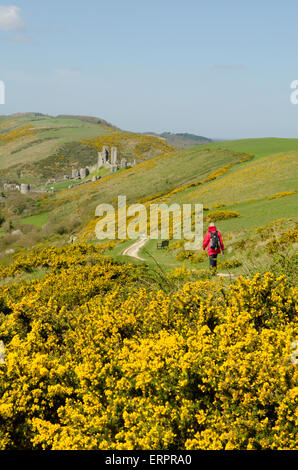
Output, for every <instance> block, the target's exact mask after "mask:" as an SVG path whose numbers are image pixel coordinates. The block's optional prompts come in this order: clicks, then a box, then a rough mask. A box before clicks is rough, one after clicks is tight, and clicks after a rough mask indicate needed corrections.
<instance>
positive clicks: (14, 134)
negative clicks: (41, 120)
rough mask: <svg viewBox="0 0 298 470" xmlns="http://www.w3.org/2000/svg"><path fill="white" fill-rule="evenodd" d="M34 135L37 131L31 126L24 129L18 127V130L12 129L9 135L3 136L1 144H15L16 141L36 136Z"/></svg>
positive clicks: (0, 138)
mask: <svg viewBox="0 0 298 470" xmlns="http://www.w3.org/2000/svg"><path fill="white" fill-rule="evenodd" d="M34 133H35V129H34V127H33V126H31V125H30V124H28V125H26V126H23V127H17V128H16V129H12V130H10V131H9V132H7V133H4V134H1V135H0V143H5V144H6V143H9V142H14V141H15V140H19V139H22V138H23V137H30V136H32V135H34Z"/></svg>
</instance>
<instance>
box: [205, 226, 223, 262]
mask: <svg viewBox="0 0 298 470" xmlns="http://www.w3.org/2000/svg"><path fill="white" fill-rule="evenodd" d="M207 247H208V250H207V253H208V256H209V263H210V268H211V269H212V270H213V271H216V266H217V255H218V254H219V253H220V251H221V252H222V254H224V249H225V247H224V244H223V241H222V237H221V233H220V231H219V230H217V228H216V227H215V225H214V223H213V222H212V223H211V224H210V225H209V228H208V232H207V233H206V235H205V238H204V242H203V250H205V249H206V248H207Z"/></svg>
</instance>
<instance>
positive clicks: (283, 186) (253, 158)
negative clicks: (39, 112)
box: [0, 116, 298, 273]
mask: <svg viewBox="0 0 298 470" xmlns="http://www.w3.org/2000/svg"><path fill="white" fill-rule="evenodd" d="M17 119H22V120H23V119H28V120H29V121H30V122H31V123H33V122H37V124H35V126H36V127H34V129H35V128H39V129H40V128H42V127H43V126H42V123H45V122H47V123H49V121H51V123H52V125H53V126H54V122H56V124H57V126H58V123H59V126H60V125H61V122H62V123H64V124H65V125H66V127H67V129H68V130H67V131H66V134H67V133H68V132H70V131H69V126H74V127H73V129H72V131H73V133H74V134H73V136H72V139H73V138H74V135H76V138H77V140H75V141H74V140H71V141H69V142H66V141H64V142H63V143H62V145H61V146H60V147H59V149H58V150H57V151H56V153H55V154H53V155H47V154H45V155H43V158H39V159H35V158H34V159H33V161H30V162H27V163H24V164H23V166H22V169H23V171H24V172H25V171H27V178H29V177H30V176H31V177H32V178H34V176H35V177H36V175H39V176H38V177H39V178H42V177H49V176H51V175H52V173H51V171H53V168H54V169H55V171H57V169H59V171H60V172H61V173H63V172H65V171H66V169H67V168H69V167H70V166H72V165H75V164H79V163H80V164H85V165H87V164H90V163H91V160H92V159H93V158H95V157H96V152H97V151H98V150H100V148H101V146H102V145H104V144H106V145H110V146H112V145H117V147H118V148H119V150H120V152H121V153H122V154H123V155H125V156H126V157H127V158H128V159H129V158H133V157H134V158H136V157H137V159H138V164H137V165H136V166H135V167H133V168H130V169H127V170H124V171H121V172H118V173H115V174H110V173H107V174H103V175H102V178H101V179H100V180H98V181H96V182H90V183H88V184H83V185H80V186H75V187H73V188H72V189H69V188H67V184H65V183H64V184H62V183H61V184H60V186H58V185H57V187H56V190H55V192H54V194H46V195H39V194H37V193H34V192H31V193H29V194H28V195H27V196H23V195H20V194H11V195H8V196H7V195H6V197H5V198H2V200H1V201H0V216H1V214H3V215H2V220H3V221H2V226H1V238H0V249H2V251H3V250H6V249H7V248H11V247H13V248H14V249H20V248H22V247H26V246H31V244H33V243H46V244H47V243H49V242H54V243H65V242H66V241H67V240H68V239H69V237H70V235H72V236H73V235H75V236H76V237H78V239H79V240H83V241H87V242H88V243H98V242H99V241H98V240H96V239H95V232H94V228H95V225H96V222H97V219H96V217H95V208H96V207H97V205H98V204H100V203H110V204H113V205H114V206H115V207H116V206H117V197H118V195H125V196H126V197H127V203H128V204H132V203H143V204H145V205H146V206H148V205H149V204H151V203H160V202H164V203H168V204H171V203H179V204H184V203H191V204H194V203H201V204H203V205H204V215H205V230H206V228H207V224H208V223H209V221H210V220H214V221H215V222H216V224H217V226H218V228H219V229H220V230H221V231H222V232H223V234H224V239H225V242H226V246H227V251H226V260H225V262H226V265H223V266H222V270H223V271H224V272H225V267H226V269H230V268H231V266H232V265H233V266H232V269H233V272H235V273H238V272H239V273H240V272H243V269H244V268H243V266H244V264H245V265H246V266H247V265H248V264H249V263H248V261H247V260H248V258H249V256H251V257H253V262H254V261H255V260H256V258H257V257H258V256H257V255H256V253H254V252H253V250H250V249H249V250H248V251H246V245H245V244H244V245H243V246H242V248H241V249H237V246H241V243H244V242H245V241H246V240H251V239H253V238H254V237H256V236H257V235H256V234H258V233H259V232H258V230H261V229H262V227H263V228H264V227H267V226H270V224H272V223H275V221H280V220H282V221H283V222H282V223H277V225H276V227H278V228H276V229H275V232H274V233H275V234H276V237H277V238H278V237H279V236H282V234H283V232H284V231H286V230H292V229H293V230H295V224H296V223H297V209H296V208H297V202H298V198H297V191H298V188H297V173H298V168H297V164H298V139H271V138H269V139H245V140H238V141H230V142H228V141H226V142H216V143H209V144H207V145H199V146H196V147H191V148H188V149H183V150H178V149H176V150H175V149H174V148H173V147H171V146H169V145H168V144H167V143H166V142H164V141H162V140H161V139H158V138H156V137H154V136H144V135H141V134H134V133H127V132H124V131H119V130H117V129H115V128H112V127H108V126H107V125H106V124H105V125H104V126H103V125H102V124H100V123H98V122H97V123H94V122H93V121H92V122H88V120H81V119H80V118H79V117H77V118H73V119H71V118H69V117H59V118H49V117H44V116H34V117H32V116H26V117H25V118H24V117H23V116H22V117H17ZM52 119H53V121H52ZM35 120H36V121H35ZM22 123H23V125H24V121H22ZM74 123H76V125H77V126H79V129H78V130H77V133H76V130H75V129H76V128H75V125H74ZM19 124H20V123H19ZM1 125H2V126H3V127H2V128H1V127H0V129H2V130H1V132H2V134H1V135H2V136H3V135H5V134H9V132H11V133H13V132H15V131H16V129H18V128H16V127H14V126H15V125H16V124H15V123H14V124H13V123H9V122H8V121H7V119H6V120H3V118H2V122H1V124H0V126H1ZM8 125H9V126H11V130H10V131H8ZM5 126H6V127H5ZM85 126H87V128H86V129H87V130H86V134H87V135H86V138H83V139H82V134H83V132H85ZM89 126H90V127H89ZM94 126H95V127H96V131H97V132H98V134H97V135H96V136H93V137H92V136H91V137H90V133H92V132H93V131H94ZM59 129H60V130H59V131H58V127H57V128H56V130H55V132H57V133H58V132H60V133H61V135H62V134H63V132H62V130H63V128H60V127H59ZM4 130H5V132H4ZM53 132H54V131H53ZM94 132H95V131H94ZM105 132H107V133H106V134H105ZM1 135H0V138H1ZM22 138H23V137H21V139H22ZM26 138H27V139H29V140H30V138H32V136H30V137H26ZM64 139H67V137H65V135H64ZM16 140H18V139H16ZM29 140H28V141H27V145H28V148H30V142H29ZM50 140H51V139H49V141H50ZM61 142H62V141H61ZM61 142H60V143H61ZM6 145H7V144H3V147H1V146H0V151H1V148H4V147H6ZM23 145H24V143H23ZM16 153H17V152H16ZM14 155H15V153H13V154H12V155H11V163H12V167H9V168H8V169H6V170H5V171H6V172H7V173H6V175H5V176H6V177H7V175H8V174H12V172H15V174H17V172H16V168H17V169H19V166H18V165H19V164H18V163H17V164H16V163H13V162H15V160H14ZM92 161H93V160H92ZM15 165H16V166H15ZM9 172H11V173H9ZM3 174H5V173H3ZM230 213H232V214H234V215H235V214H236V216H234V217H232V218H231V217H230V216H229V214H230ZM0 220H1V217H0ZM16 229H21V230H22V232H23V234H22V236H18V237H15V236H12V235H11V233H12V231H13V230H16ZM269 238H270V237H269ZM270 239H271V238H270ZM260 243H261V245H259V244H260ZM130 244H132V241H130V240H127V241H125V242H124V243H123V242H121V243H118V242H117V241H116V242H113V243H112V244H110V247H109V251H108V253H109V254H111V255H112V256H115V257H116V258H119V259H121V260H122V261H131V259H128V258H127V257H124V256H122V252H123V250H124V248H125V247H127V246H129V245H130ZM255 244H256V246H261V251H260V252H261V253H264V252H265V251H266V250H264V247H263V245H262V240H261V238H260V239H257V240H256V242H255ZM248 246H250V245H249V243H248ZM241 250H242V251H241ZM141 254H142V256H143V257H144V258H145V259H146V261H147V262H148V263H149V264H150V263H153V264H154V262H153V261H152V259H153V258H152V257H154V258H155V259H158V260H159V262H160V263H161V265H162V266H163V267H164V268H165V269H166V270H167V269H172V268H176V267H181V266H183V264H185V265H186V266H188V267H192V268H198V267H199V268H202V267H203V268H204V267H207V260H206V259H203V258H202V257H201V259H200V261H198V259H194V258H193V257H191V256H190V257H187V256H186V254H185V253H183V248H182V247H181V246H180V245H179V244H178V245H175V244H174V242H171V243H170V248H169V249H168V250H163V251H160V250H157V247H156V242H155V241H152V240H151V241H149V242H148V243H147V244H146V245H145V247H144V248H143V249H142V251H141ZM267 254H268V253H267ZM266 256H267V255H266ZM240 258H241V261H239V259H240ZM244 259H245V263H244V261H243V260H244ZM262 259H263V258H262ZM260 262H261V261H260ZM262 262H263V263H267V262H268V259H267V258H266V261H264V259H263V261H262ZM229 263H230V264H229ZM249 269H250V268H249Z"/></svg>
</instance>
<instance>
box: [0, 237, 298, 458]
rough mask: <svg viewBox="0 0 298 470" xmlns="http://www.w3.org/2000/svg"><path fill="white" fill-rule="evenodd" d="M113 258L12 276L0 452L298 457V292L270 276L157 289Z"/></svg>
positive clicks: (90, 251) (33, 260) (5, 303)
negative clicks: (284, 452)
mask: <svg viewBox="0 0 298 470" xmlns="http://www.w3.org/2000/svg"><path fill="white" fill-rule="evenodd" d="M101 252H102V250H101V248H100V247H96V246H91V245H84V244H78V245H72V246H68V247H63V248H59V247H49V248H46V249H41V248H36V249H35V250H33V251H32V252H26V253H23V254H20V255H19V256H17V257H16V258H15V260H14V261H13V263H12V264H11V265H9V266H7V267H3V268H2V270H1V277H0V280H1V279H2V280H3V279H5V278H7V277H8V276H12V275H14V276H16V275H18V277H16V278H15V280H14V281H13V282H12V283H10V284H8V285H6V286H5V287H4V288H3V289H2V292H1V294H0V312H1V313H0V340H2V341H3V342H4V344H5V365H2V366H0V420H1V426H0V448H1V449H15V448H18V449H73V450H74V449H268V448H270V449H293V448H295V446H296V442H295V429H297V428H296V426H297V401H298V389H297V378H298V372H297V366H295V365H293V364H292V363H291V361H290V355H291V342H292V341H293V340H295V339H296V338H297V337H298V328H297V317H296V313H297V312H296V306H297V296H298V295H297V294H298V291H297V288H294V287H292V286H291V285H290V284H289V283H288V282H287V280H286V278H285V277H284V276H280V277H274V275H273V274H271V273H267V274H265V275H264V276H261V275H256V276H255V277H254V278H253V279H246V278H239V279H238V280H237V281H235V282H234V283H233V284H231V285H229V286H228V287H225V288H224V287H223V285H222V284H221V283H219V282H216V281H214V280H205V281H196V282H192V283H190V282H186V283H184V284H182V286H181V287H180V288H177V289H176V290H172V291H171V292H166V291H161V290H159V289H157V288H150V289H148V288H147V287H145V286H146V285H147V283H146V282H145V283H143V284H142V282H141V281H142V278H143V277H145V271H143V270H142V269H143V268H139V267H136V266H127V265H121V264H117V263H115V262H113V261H111V260H110V259H108V258H103V257H102V253H101ZM40 267H43V268H46V269H47V273H46V275H45V276H44V277H43V278H41V279H38V280H33V281H32V280H31V281H26V280H25V279H26V278H25V277H24V276H25V275H26V273H27V272H28V271H30V270H33V269H39V268H40ZM182 271H183V272H182ZM182 275H183V276H184V275H185V270H184V269H181V268H180V271H179V273H177V272H173V274H172V277H171V279H172V280H174V279H176V278H177V276H178V277H179V278H181V277H182Z"/></svg>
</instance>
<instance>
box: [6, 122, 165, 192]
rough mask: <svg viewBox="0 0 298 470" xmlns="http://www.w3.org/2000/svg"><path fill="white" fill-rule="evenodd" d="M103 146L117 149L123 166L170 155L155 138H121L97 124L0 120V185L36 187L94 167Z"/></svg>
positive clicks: (127, 135) (128, 135)
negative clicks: (124, 160) (25, 184)
mask: <svg viewBox="0 0 298 470" xmlns="http://www.w3.org/2000/svg"><path fill="white" fill-rule="evenodd" d="M103 145H109V146H113V145H115V146H117V147H118V151H119V155H120V157H125V158H127V159H128V161H133V160H134V159H136V160H138V161H141V160H143V159H147V158H153V157H155V156H157V155H159V154H160V153H162V152H164V151H166V150H172V147H171V146H169V145H167V144H166V143H165V142H164V141H163V140H161V139H159V138H157V137H146V136H143V135H142V134H134V133H127V132H124V131H121V130H120V129H118V128H116V127H114V126H112V125H111V124H109V123H108V122H106V121H104V120H103V119H100V118H95V117H88V116H68V115H61V116H58V117H51V116H44V115H41V114H38V113H25V114H17V115H11V116H7V117H5V116H0V183H2V184H3V183H5V182H9V183H22V182H26V183H31V184H35V185H37V186H38V185H39V183H44V181H45V180H46V179H48V178H54V177H58V178H63V175H64V174H67V175H70V174H71V170H72V168H79V167H82V166H85V165H94V164H95V163H96V161H97V152H98V151H99V150H101V149H102V146H103Z"/></svg>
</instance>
